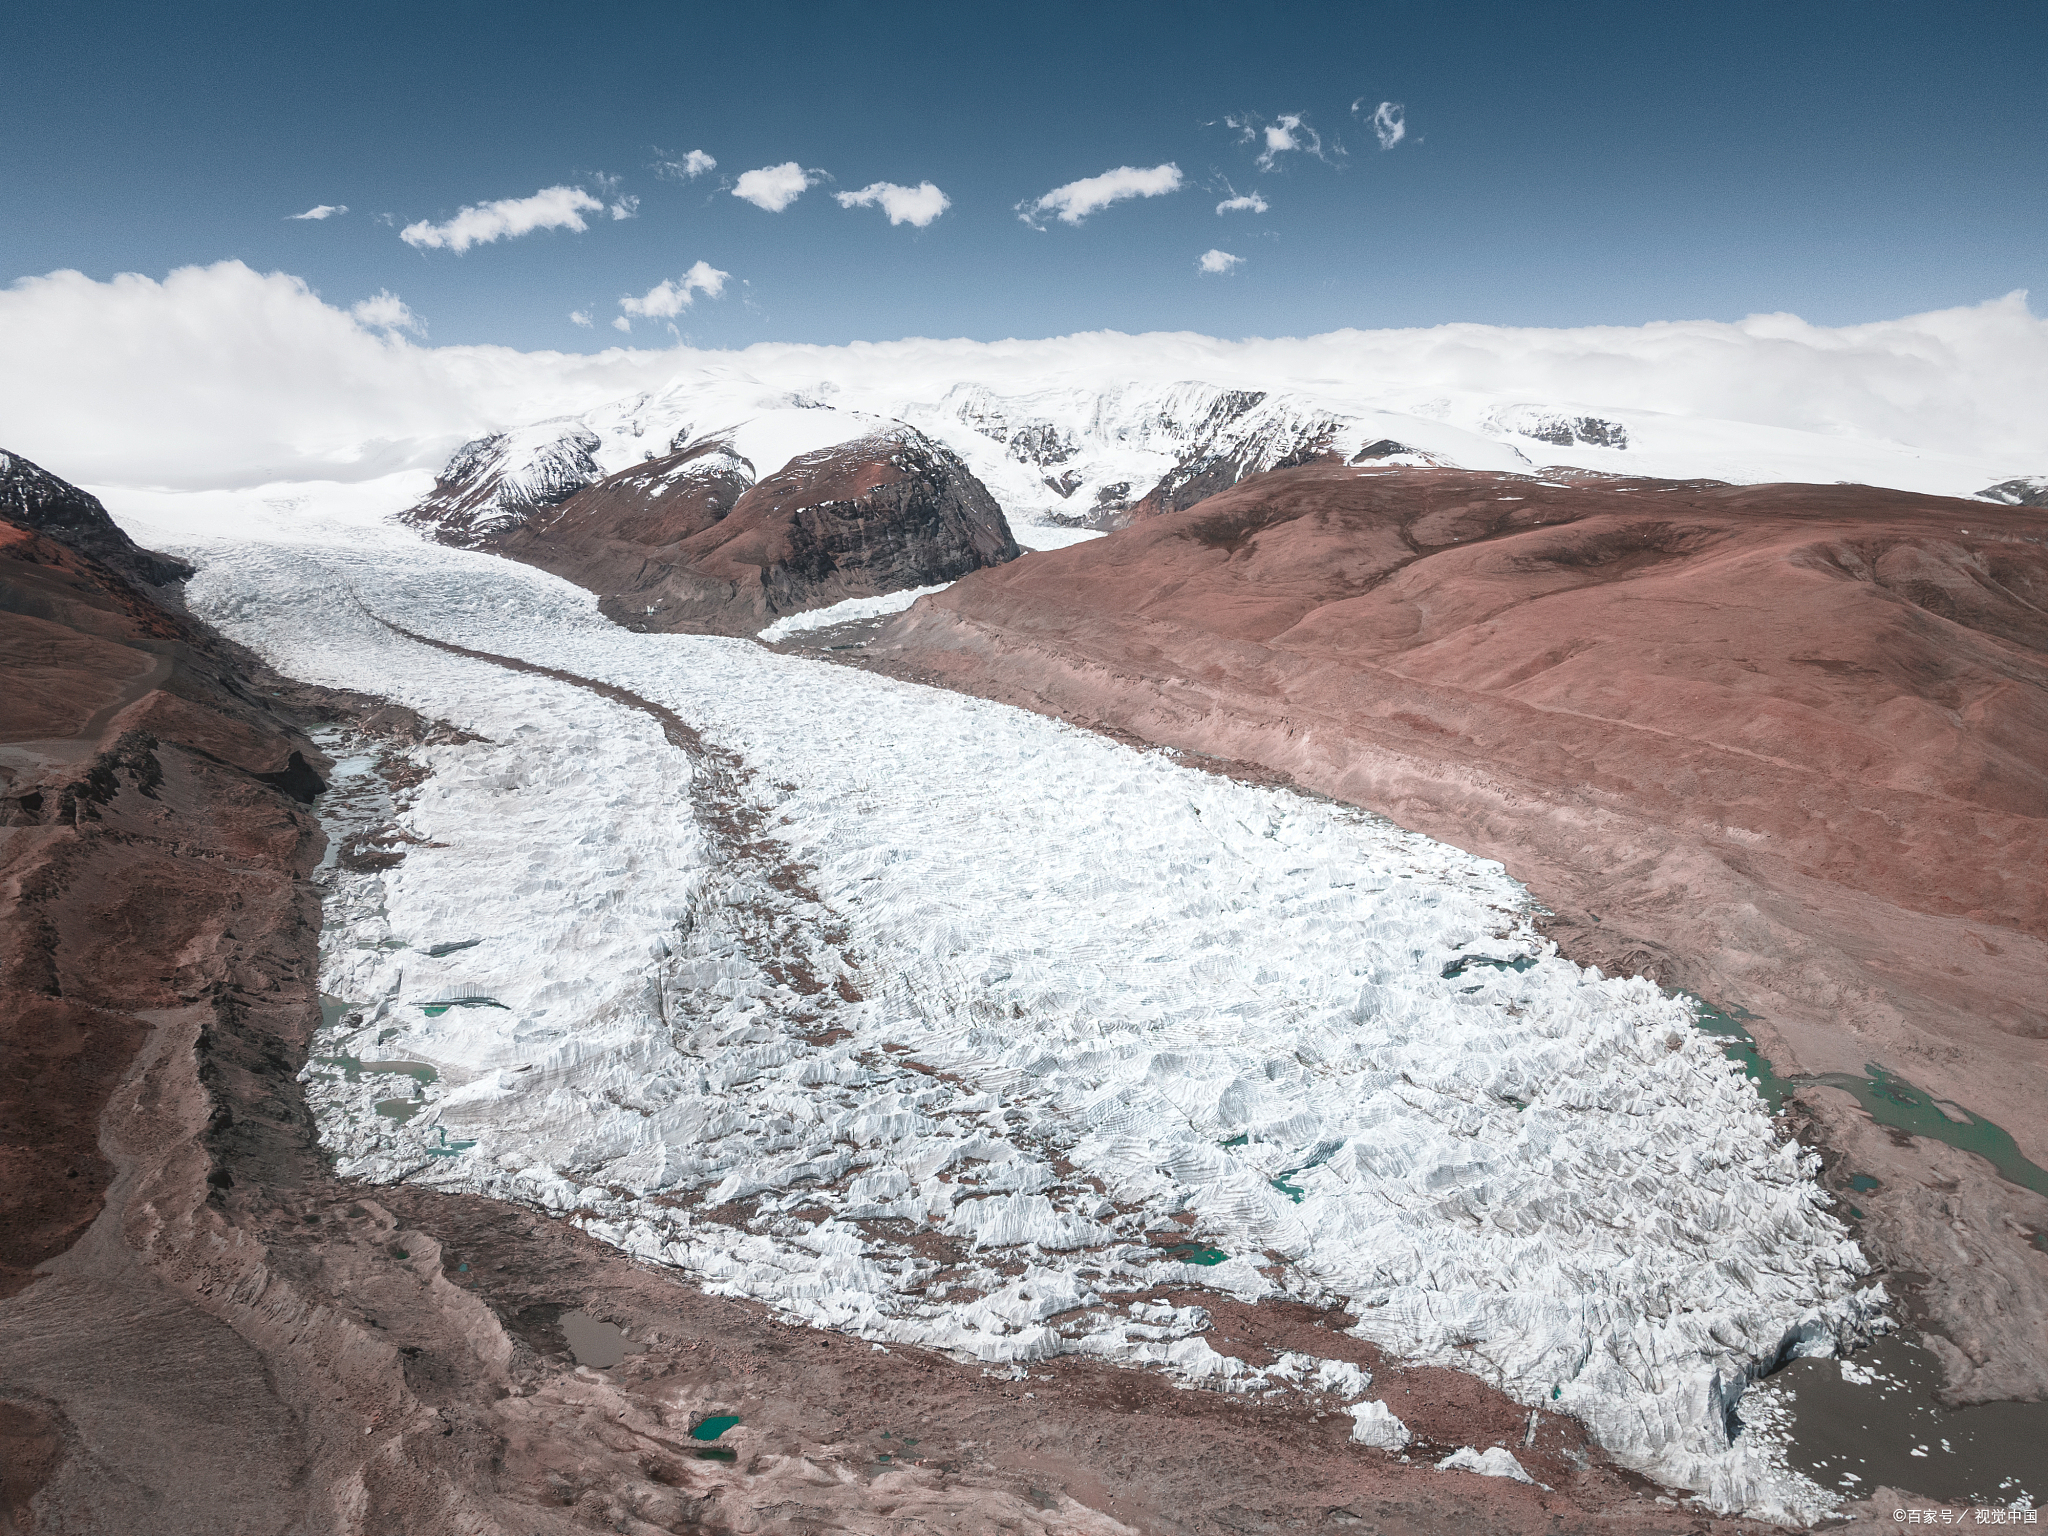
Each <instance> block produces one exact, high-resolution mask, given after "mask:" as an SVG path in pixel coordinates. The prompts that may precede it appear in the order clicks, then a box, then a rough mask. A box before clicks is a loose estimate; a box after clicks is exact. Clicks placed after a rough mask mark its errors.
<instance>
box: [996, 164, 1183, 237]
mask: <svg viewBox="0 0 2048 1536" xmlns="http://www.w3.org/2000/svg"><path fill="white" fill-rule="evenodd" d="M1179 190H1180V167H1179V166H1177V165H1174V164H1171V163H1168V164H1166V165H1155V166H1152V167H1151V168H1150V169H1142V170H1141V169H1140V168H1139V167H1137V166H1134V165H1120V166H1118V167H1117V168H1116V169H1115V170H1113V171H1104V172H1103V173H1102V174H1101V175H1100V176H1087V177H1083V178H1082V179H1081V180H1080V181H1070V182H1068V183H1067V184H1066V185H1065V186H1063V187H1054V188H1053V189H1052V190H1051V191H1050V192H1048V193H1046V194H1045V196H1043V197H1041V198H1039V199H1038V200H1037V201H1035V202H1029V203H1019V204H1018V205H1017V217H1018V218H1020V219H1022V220H1023V221H1024V222H1025V223H1026V224H1029V225H1030V226H1031V227H1032V228H1033V229H1039V228H1042V227H1043V224H1042V221H1043V220H1044V218H1045V217H1046V216H1047V215H1048V214H1057V215H1058V216H1059V220H1060V222H1061V223H1062V224H1078V223H1080V222H1081V221H1082V220H1083V219H1085V218H1087V217H1088V215H1089V214H1091V213H1097V212H1100V211H1101V210H1102V209H1104V208H1107V207H1108V206H1109V205H1110V204H1111V203H1121V202H1123V201H1125V200H1126V199H1127V198H1133V197H1164V196H1165V195H1166V194H1167V193H1169V192H1178V191H1179Z"/></svg>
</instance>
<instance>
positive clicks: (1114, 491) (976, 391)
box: [408, 376, 1626, 547]
mask: <svg viewBox="0 0 2048 1536" xmlns="http://www.w3.org/2000/svg"><path fill="white" fill-rule="evenodd" d="M843 393H845V392H843V391H841V390H839V389H838V388H837V387H835V386H834V385H832V384H831V383H829V382H826V383H821V384H819V385H818V386H816V387H815V388H813V389H811V390H809V391H789V390H780V389H769V388H764V387H762V386H761V385H760V384H759V383H758V382H756V381H754V380H751V379H733V378H701V377H695V378H693V377H687V376H686V377H684V378H681V379H678V380H677V381H676V382H675V383H673V384H671V385H670V386H669V387H668V388H666V389H663V390H661V391H659V392H656V393H652V394H640V395H634V396H630V397H628V398H626V399H624V400H619V401H614V402H612V403H610V404H608V405H604V406H601V407H599V408H598V409H596V410H593V411H589V412H585V413H583V414H582V415H578V416H562V417H555V418H551V419H549V420H546V421H540V422H535V423H532V424H529V425H525V426H521V427H517V428H514V429H512V430H508V431H504V432H497V433H493V434H491V435H489V436H487V437H482V438H478V439H476V440H474V441H472V442H470V443H467V444H465V445H464V446H463V447H462V449H461V450H460V451H459V452H458V453H457V454H456V455H455V457H454V458H453V459H451V460H450V461H449V463H448V466H447V468H446V469H444V470H443V471H442V473H441V476H440V479H439V482H438V483H437V485H436V486H435V489H434V491H433V493H432V495H430V496H429V497H427V498H426V499H425V500H424V501H422V502H421V503H420V504H419V505H418V506H417V507H416V508H415V509H414V510H413V511H412V512H411V513H410V514H409V515H408V520H409V521H412V522H415V523H419V524H422V525H425V526H429V527H432V528H433V529H434V530H435V531H436V532H437V533H438V534H439V535H440V536H441V537H443V538H447V539H452V540H453V541H455V542H473V541H475V540H476V539H479V538H484V537H487V536H489V535H493V534H500V533H504V532H507V531H509V530H510V529H512V528H515V527H518V526H520V525H521V524H523V523H525V522H526V521H527V520H528V519H529V518H531V517H533V516H534V515H535V514H536V513H538V512H540V511H542V510H543V509H545V508H549V507H553V506H556V505H558V504H560V503H561V502H563V501H565V500H566V499H567V498H568V497H569V496H571V495H573V494H574V493H575V492H576V491H578V490H580V489H582V488H583V487H585V486H587V485H591V484H594V483H595V482H597V481H598V480H600V479H602V478H604V477H605V476H607V475H610V474H615V473H618V472H620V471H622V470H625V469H628V468H631V467H632V466H634V465H636V464H639V463H642V462H645V461H649V460H653V459H657V458H660V457H663V456H665V455H668V454H672V453H677V452H682V451H685V450H687V449H691V448H699V449H705V448H710V447H712V446H713V445H716V446H717V448H718V450H719V452H720V455H721V458H722V460H723V461H724V462H727V463H730V462H731V461H733V460H738V461H740V462H742V463H744V464H745V465H746V468H747V471H748V472H749V473H751V475H752V476H753V477H754V478H755V479H760V478H765V477H766V476H768V475H771V474H773V473H775V472H776V471H777V470H779V469H781V468H782V467H783V466H784V465H785V464H787V463H788V462H790V461H791V460H793V459H795V458H796V457H798V456H800V455H804V454H809V453H817V452H820V451H823V450H825V449H827V448H832V447H834V446H837V445H839V444H843V443H848V442H852V441H856V440H859V439H862V438H866V437H870V436H872V435H873V434H874V433H876V432H877V431H885V432H886V431H888V430H890V429H892V428H893V429H898V430H900V429H901V428H903V427H909V428H912V429H914V430H916V431H919V432H921V433H923V434H924V435H925V436H927V437H929V438H931V439H932V440H934V441H936V442H938V443H940V444H942V445H943V446H944V447H945V448H947V449H949V450H951V452H952V453H953V454H954V455H957V456H958V458H959V459H960V460H961V461H962V462H963V463H964V464H965V465H966V466H967V467H968V468H969V469H970V470H972V472H973V473H974V475H975V477H976V478H977V479H979V480H980V481H981V482H982V484H983V485H985V486H986V487H987V488H988V490H989V491H990V493H991V494H993V495H994V496H995V498H996V500H997V502H998V503H999V504H1000V505H1001V506H1002V508H1003V510H1004V512H1005V514H1006V515H1007V516H1008V517H1009V519H1010V521H1011V523H1012V526H1013V528H1015V529H1017V530H1018V532H1019V537H1020V542H1022V543H1023V544H1025V545H1026V546H1027V547H1044V546H1045V545H1048V544H1058V543H1061V542H1065V539H1064V538H1063V537H1062V535H1061V532H1060V530H1063V529H1072V528H1097V529H1100V528H1108V527H1116V526H1121V525H1122V523H1124V522H1126V521H1128V520H1130V518H1132V517H1133V516H1143V515H1145V514H1147V513H1149V512H1161V511H1176V510H1179V509H1181V508H1183V507H1187V506H1192V505H1193V504H1194V503H1195V502H1196V501H1198V500H1200V499H1201V498H1202V497H1203V496H1206V495H1212V494H1214V493H1215V492H1216V491H1220V490H1224V489H1227V488H1228V487H1230V486H1232V485H1235V484H1236V483H1237V482H1238V481H1239V480H1241V479H1243V478H1244V477H1245V476H1246V475H1250V474H1257V473H1260V472H1261V471H1264V470H1270V469H1277V468H1284V467H1286V466H1288V465H1290V464H1304V463H1308V462H1311V461H1314V460H1319V459H1324V460H1326V459H1332V458H1335V459H1340V460H1343V461H1346V462H1361V461H1364V460H1373V461H1376V462H1389V463H1409V464H1443V465H1455V466H1463V467H1477V468H1487V469H1499V470H1506V471H1510V472H1513V471H1520V472H1524V473H1526V472H1528V471H1530V470H1532V469H1534V468H1535V466H1536V463H1537V461H1538V459H1540V457H1541V453H1540V448H1539V445H1541V444H1546V443H1547V442H1548V441H1549V440H1550V439H1549V438H1546V437H1542V436H1538V435H1535V434H1543V433H1547V434H1549V435H1550V438H1554V437H1556V436H1558V435H1559V434H1560V433H1561V434H1562V436H1563V438H1564V439H1565V440H1566V441H1567V442H1569V441H1572V440H1573V439H1572V428H1571V427H1570V426H1569V425H1566V426H1563V427H1559V426H1558V425H1557V423H1560V422H1563V423H1571V422H1574V421H1576V422H1581V423H1592V422H1593V421H1594V418H1590V417H1583V416H1581V417H1571V416H1566V415H1561V414H1558V413H1554V412H1553V413H1543V412H1538V411H1534V410H1530V409H1524V411H1523V414H1522V415H1520V416H1514V415H1507V416H1503V418H1502V424H1501V425H1500V426H1499V427H1498V429H1497V431H1496V433H1495V434H1494V435H1491V436H1489V435H1487V434H1485V433H1481V432H1476V431H1472V430H1468V429H1466V428H1463V427H1459V426H1454V425H1450V424H1447V423H1445V422H1441V421H1430V420H1427V419H1425V418H1423V417H1420V416H1412V415H1403V414H1398V413H1393V412H1383V411H1358V410H1344V409H1342V408H1339V407H1337V406H1333V405H1331V404H1329V403H1327V402H1325V401H1322V400H1319V399H1316V398H1314V397H1312V396H1309V395H1306V394H1296V393H1274V392H1267V391H1263V390H1244V389H1229V388H1225V387H1222V386H1220V385H1215V384H1203V383H1196V382H1182V383H1177V384H1170V385H1151V386H1140V385H1132V384H1124V383H1112V384H1108V385H1105V386H1102V387H1099V388H1087V387H1077V388H1065V389H1053V390H1042V391H1036V392H1032V393H1029V394H1023V395H1011V396H1004V395H999V394H997V393H996V392H995V391H994V390H993V389H991V388H990V387H989V386H987V385H985V384H975V383H963V384H958V385H955V386H954V387H952V388H950V389H948V390H947V391H946V392H945V393H944V394H943V395H941V396H940V397H939V398H937V399H936V400H931V399H918V398H915V397H908V396H906V397H903V398H895V399H889V398H869V399H864V400H862V401H860V402H859V403H857V404H856V403H853V402H847V401H842V400H841V399H840V398H839V397H840V396H841V395H842V394H843ZM1596 431H1597V432H1600V433H1604V434H1605V435H1606V436H1608V437H1609V438H1611V439H1612V441H1603V442H1600V443H1599V446H1600V447H1602V448H1604V449H1608V450H1609V451H1611V452H1613V453H1619V452H1621V451H1622V449H1621V447H1620V446H1619V445H1620V444H1625V442H1626V431H1625V429H1623V428H1621V427H1620V426H1619V425H1618V424H1615V423H1611V422H1600V423H1598V426H1597V428H1594V427H1591V426H1589V427H1588V435H1583V436H1581V437H1580V438H1579V439H1578V441H1581V442H1586V441H1593V440H1594V439H1593V436H1592V435H1590V434H1592V433H1594V432H1596ZM1518 443H1521V444H1523V445H1524V446H1527V447H1529V448H1530V449H1531V450H1532V451H1533V452H1535V453H1536V457H1534V458H1532V456H1531V454H1530V453H1525V452H1524V451H1523V450H1522V447H1518V446H1517V444H1518ZM1033 530H1040V531H1041V532H1040V533H1039V536H1038V537H1037V538H1034V537H1033V536H1032V531H1033Z"/></svg>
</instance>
